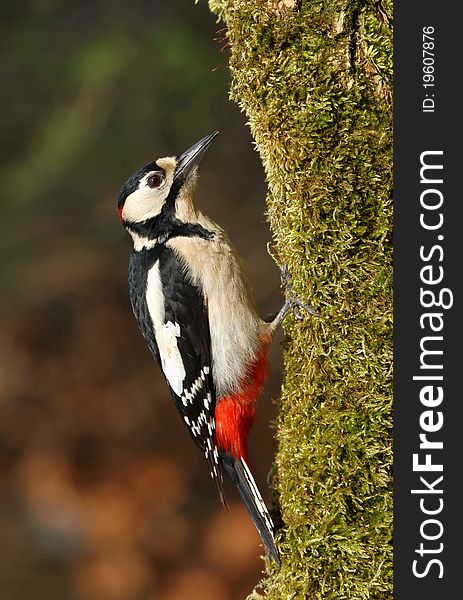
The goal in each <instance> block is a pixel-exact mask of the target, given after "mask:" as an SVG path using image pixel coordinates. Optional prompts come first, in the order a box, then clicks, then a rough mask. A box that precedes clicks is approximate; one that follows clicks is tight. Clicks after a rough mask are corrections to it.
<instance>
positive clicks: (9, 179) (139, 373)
mask: <svg viewBox="0 0 463 600" xmlns="http://www.w3.org/2000/svg"><path fill="white" fill-rule="evenodd" d="M1 13H2V15H1V21H0V45H1V52H0V65H1V85H0V109H1V110H0V123H1V138H0V153H1V170H0V185H1V209H2V210H1V215H2V221H1V224H2V229H1V231H2V233H1V236H0V253H1V264H0V266H1V295H0V327H1V336H0V536H1V537H0V598H1V600H29V599H33V600H55V599H56V600H63V599H68V598H69V599H71V600H74V599H75V600H96V599H98V600H157V599H159V600H181V599H184V598H188V599H190V600H196V599H198V600H199V599H208V598H211V599H212V598H213V599H214V600H233V599H235V598H236V599H239V598H244V597H245V596H246V594H248V593H249V592H250V591H251V589H252V588H253V587H254V585H256V583H257V582H258V580H259V578H260V575H261V569H262V562H261V560H260V559H259V555H260V554H261V553H262V552H263V550H262V548H261V546H260V545H259V539H258V536H257V534H256V533H255V531H254V528H253V526H252V524H251V522H250V520H249V519H248V517H247V515H246V513H245V511H244V508H243V507H242V505H241V504H240V502H239V500H238V498H237V497H236V495H235V493H234V491H232V490H231V488H230V486H228V488H227V489H228V490H229V499H230V505H231V512H230V513H226V512H225V511H223V510H222V509H221V507H220V506H219V503H218V501H217V498H216V496H215V491H214V488H213V486H212V484H211V481H210V478H209V475H208V470H207V468H206V466H205V465H204V464H203V459H202V456H201V455H200V453H199V452H198V451H197V450H196V449H195V448H194V447H193V445H192V443H191V440H190V439H189V436H188V435H187V433H186V431H184V429H183V427H182V425H181V422H180V419H179V417H178V415H177V414H176V412H175V410H174V408H173V405H172V403H171V400H170V397H169V394H168V392H167V388H166V386H165V384H164V382H163V381H162V380H161V377H160V376H159V373H158V370H157V367H156V365H155V363H154V361H153V359H152V358H151V356H150V354H149V353H148V350H147V349H146V347H145V344H144V342H143V340H142V337H141V335H140V334H139V332H138V330H137V327H136V324H135V321H134V319H133V317H132V315H131V311H130V308H129V302H128V296H127V263H128V256H129V250H130V242H129V239H128V238H127V236H126V235H125V234H124V232H123V230H122V228H121V227H120V224H119V221H118V216H117V212H116V199H117V195H118V192H119V188H120V186H121V185H122V183H123V182H124V180H125V179H126V178H127V176H128V175H129V174H130V173H131V172H132V171H133V170H135V169H136V168H138V167H139V166H140V165H142V164H144V163H146V162H147V161H148V160H151V159H152V158H155V157H158V156H164V155H166V154H178V153H180V152H181V151H183V150H184V149H186V148H187V147H188V146H189V145H190V144H192V143H193V142H195V141H196V140H197V139H199V138H200V137H202V136H204V135H205V134H207V133H209V132H210V131H213V130H214V129H219V130H220V131H221V135H220V137H218V138H217V140H216V142H215V145H214V146H213V147H212V148H211V150H210V151H209V153H208V154H207V156H206V158H205V160H204V163H203V167H202V171H201V175H202V181H201V186H200V205H201V207H202V208H203V209H204V212H205V213H206V214H208V215H210V216H211V217H213V218H215V219H216V220H217V221H218V222H219V223H220V224H221V225H223V226H224V227H225V228H226V229H227V230H228V232H229V233H230V235H231V237H232V238H233V239H234V241H235V243H236V245H237V246H238V248H239V250H240V251H241V253H242V254H243V255H244V257H245V259H246V260H247V263H248V266H249V271H250V273H251V277H252V279H253V281H254V282H255V287H256V292H257V298H258V302H259V305H260V307H261V309H262V313H263V314H268V313H271V312H274V311H276V310H277V309H278V308H279V304H280V301H281V297H280V294H279V291H278V272H277V269H276V268H275V266H274V264H273V262H272V260H271V259H270V258H269V257H268V255H267V253H266V242H267V241H268V240H269V239H270V235H269V232H268V228H267V225H266V224H265V222H264V210H265V204H264V199H265V190H266V187H265V181H264V174H263V171H262V168H261V164H260V162H259V159H258V156H257V155H256V153H255V152H254V150H253V148H252V143H251V139H250V136H249V133H248V129H247V127H246V126H245V120H244V117H243V115H242V114H240V112H239V110H238V108H237V107H236V106H235V105H234V104H232V103H231V102H229V101H228V99H227V97H228V87H229V75H228V70H227V59H228V54H227V48H226V41H225V37H224V32H223V31H219V29H220V26H219V25H217V24H216V23H215V19H214V17H213V16H212V15H211V14H210V13H209V11H208V8H207V4H206V2H205V1H202V2H200V3H199V4H198V5H195V4H194V2H193V0H170V1H169V2H160V1H159V2H156V1H153V0H151V1H148V0H134V1H132V2H130V3H129V2H125V1H122V0H117V1H109V0H99V1H98V0H96V1H90V0H83V1H82V0H79V1H71V0H69V1H60V0H29V1H24V2H22V3H6V2H3V3H2V5H1ZM272 352H273V354H272V364H273V374H272V376H271V380H270V381H269V384H268V385H267V390H266V394H265V396H264V397H263V398H262V400H261V402H260V409H259V414H258V420H257V423H256V426H255V427H254V430H253V433H252V437H251V444H250V452H251V457H252V459H253V460H252V465H253V469H254V471H255V474H256V478H257V481H258V483H259V484H260V486H261V487H262V489H263V492H264V496H266V497H268V486H267V482H266V477H267V473H268V470H269V468H270V466H271V462H272V456H273V452H274V448H273V441H272V438H273V431H272V429H271V426H270V424H271V420H272V419H273V418H274V416H275V411H276V407H275V405H274V404H272V401H271V398H272V397H276V395H277V393H278V385H279V382H280V377H281V374H280V366H279V365H280V363H279V360H280V358H279V357H280V348H279V346H278V344H276V346H275V347H274V349H273V351H272Z"/></svg>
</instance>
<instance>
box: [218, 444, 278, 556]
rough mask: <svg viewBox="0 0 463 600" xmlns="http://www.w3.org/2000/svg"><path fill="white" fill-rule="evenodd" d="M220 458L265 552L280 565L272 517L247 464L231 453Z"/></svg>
mask: <svg viewBox="0 0 463 600" xmlns="http://www.w3.org/2000/svg"><path fill="white" fill-rule="evenodd" d="M220 458H221V462H222V466H223V468H224V470H225V472H226V473H227V475H228V476H229V477H230V479H231V480H232V481H233V483H234V484H235V486H236V488H237V490H238V492H239V494H240V496H241V498H242V500H243V502H244V504H245V506H246V508H247V510H248V513H249V515H250V517H251V519H252V521H253V523H254V525H255V527H256V529H257V531H258V533H259V535H260V537H261V540H262V542H263V544H264V546H265V548H266V550H267V553H268V554H269V556H271V557H272V558H273V559H274V560H275V562H276V563H277V565H278V566H280V565H281V562H280V555H279V552H278V550H277V547H276V545H275V539H274V537H273V529H274V527H273V523H272V519H271V518H270V515H269V513H268V510H267V507H266V506H265V503H264V501H263V499H262V496H261V495H260V492H259V489H258V487H257V485H256V482H255V481H254V477H253V476H252V474H251V471H250V470H249V467H248V465H247V464H246V462H245V460H244V458H240V459H236V458H235V457H234V456H233V455H232V454H225V453H221V455H220Z"/></svg>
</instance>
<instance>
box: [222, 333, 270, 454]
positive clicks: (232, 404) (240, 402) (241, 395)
mask: <svg viewBox="0 0 463 600" xmlns="http://www.w3.org/2000/svg"><path fill="white" fill-rule="evenodd" d="M266 350H267V344H265V345H264V346H263V349H262V350H261V351H260V352H259V354H258V355H257V359H256V360H255V362H253V363H252V365H251V366H250V367H249V369H248V374H247V377H246V379H245V380H244V381H243V382H242V385H241V387H240V390H239V392H237V393H236V394H233V395H231V396H224V397H222V398H219V400H218V402H217V406H216V408H215V421H216V440H217V445H218V447H219V450H221V451H224V452H228V453H231V454H233V456H234V457H235V458H236V459H240V458H244V460H245V461H246V462H248V456H247V441H248V435H249V432H250V430H251V427H252V424H253V422H254V418H255V415H256V411H255V403H256V401H257V399H258V398H259V396H260V394H261V392H262V388H263V387H264V383H265V380H266V379H267V376H268V361H267V357H266Z"/></svg>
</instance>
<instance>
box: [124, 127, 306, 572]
mask: <svg viewBox="0 0 463 600" xmlns="http://www.w3.org/2000/svg"><path fill="white" fill-rule="evenodd" d="M217 134H218V132H217V131H216V132H214V133H211V134H210V135H208V136H206V137H204V138H203V139H201V140H199V141H198V142H197V143H196V144H194V145H193V146H192V147H191V148H189V149H188V150H186V152H184V153H183V154H181V155H180V156H178V157H165V158H159V159H157V160H154V161H152V162H149V163H148V164H146V165H145V166H143V167H141V168H140V169H138V170H137V171H135V173H133V175H131V176H130V177H129V179H128V180H127V181H126V183H125V184H124V186H123V187H122V189H121V192H120V195H119V199H118V211H119V216H120V220H121V222H122V224H123V226H124V228H125V229H126V230H127V232H128V233H129V234H130V236H131V237H132V240H133V251H132V253H131V256H130V263H129V295H130V301H131V305H132V309H133V312H134V315H135V317H136V320H137V322H138V326H139V328H140V330H141V333H142V335H143V337H144V338H145V341H146V343H147V345H148V347H149V349H150V351H151V353H152V354H153V356H154V358H155V359H156V361H157V362H158V364H159V366H160V368H161V369H162V372H163V374H164V377H165V379H166V382H167V385H168V387H169V389H170V393H171V395H172V398H173V401H174V404H175V406H176V407H177V409H178V411H179V413H180V416H181V418H182V420H183V423H184V425H186V427H187V429H188V431H189V433H190V435H191V437H192V438H193V441H194V442H195V444H196V445H197V446H198V447H199V448H200V450H201V451H202V452H203V454H204V456H205V459H206V461H207V463H208V465H209V470H210V474H211V477H212V479H213V481H214V483H215V486H216V488H217V492H218V495H219V498H220V500H221V502H222V504H223V505H224V506H225V507H226V506H227V504H226V500H225V495H224V491H223V485H222V484H223V479H222V474H223V472H225V473H226V474H227V475H228V476H229V477H230V478H231V480H232V482H233V483H234V485H235V486H236V488H237V489H238V492H239V494H240V495H241V498H242V500H243V501H244V504H245V506H246V508H247V510H248V512H249V514H250V516H251V518H252V520H253V522H254V525H255V527H256V529H257V531H258V533H259V534H260V537H261V539H262V542H263V544H264V546H265V548H266V551H267V553H268V555H269V556H270V557H271V558H272V559H273V560H275V561H276V563H277V564H278V565H279V564H280V557H279V553H278V550H277V548H276V545H275V540H274V526H273V523H272V519H271V518H270V515H269V513H268V510H267V508H266V506H265V504H264V501H263V499H262V496H261V494H260V492H259V489H258V488H257V485H256V483H255V481H254V478H253V476H252V474H251V471H250V469H249V466H248V464H249V460H248V452H247V439H248V435H249V431H250V429H251V426H252V423H253V421H254V417H255V404H256V401H257V399H258V397H259V395H260V394H261V391H262V388H263V386H264V382H265V380H266V378H267V370H268V362H267V358H266V354H267V349H268V346H269V343H270V341H271V339H272V337H273V335H274V333H275V330H276V329H277V327H278V325H279V324H280V323H281V321H282V320H283V318H284V316H285V315H286V313H287V311H288V310H289V309H290V308H291V307H294V306H295V305H302V303H300V302H298V301H297V299H295V296H294V295H291V296H290V297H289V298H288V299H287V300H286V302H285V303H284V305H283V307H282V308H281V310H280V311H279V313H278V314H277V315H276V316H275V318H274V319H273V320H272V321H271V322H266V321H264V320H262V319H261V318H260V317H259V315H258V312H257V308H256V303H255V299H254V294H253V291H252V287H251V284H250V282H249V279H248V276H247V274H246V270H245V267H244V264H243V261H242V259H241V257H240V256H239V255H238V253H237V251H236V250H235V248H234V246H233V244H232V243H231V241H230V240H229V239H228V237H227V235H226V233H225V232H224V231H223V229H221V228H220V227H219V226H218V225H217V224H216V223H214V222H213V221H212V220H211V219H209V218H208V217H206V216H204V215H203V214H202V213H201V212H200V211H199V210H198V208H197V207H196V203H195V197H194V195H195V188H196V182H197V177H198V165H199V162H200V160H201V158H202V157H203V155H204V153H205V151H206V149H207V148H208V147H209V146H210V144H211V143H212V141H213V140H214V138H215V137H216V135H217ZM302 306H304V308H307V309H308V310H309V312H315V311H312V309H309V308H308V307H305V305H302Z"/></svg>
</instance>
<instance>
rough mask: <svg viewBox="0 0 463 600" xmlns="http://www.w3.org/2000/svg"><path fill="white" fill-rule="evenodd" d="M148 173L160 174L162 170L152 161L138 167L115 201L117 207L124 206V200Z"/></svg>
mask: <svg viewBox="0 0 463 600" xmlns="http://www.w3.org/2000/svg"><path fill="white" fill-rule="evenodd" d="M150 171H159V172H160V173H164V169H161V167H160V166H159V165H158V164H156V162H155V161H154V160H152V161H151V162H149V163H148V164H146V165H145V166H144V167H140V169H138V170H137V171H135V173H132V175H131V176H130V177H129V178H128V179H127V181H126V182H125V183H124V185H123V186H122V188H121V192H120V194H119V198H118V200H117V206H118V207H121V206H123V205H124V202H125V200H126V198H127V197H128V196H130V194H132V193H133V192H134V191H135V190H137V189H138V186H139V185H140V179H142V178H143V177H144V176H145V175H146V174H147V173H149V172H150Z"/></svg>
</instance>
